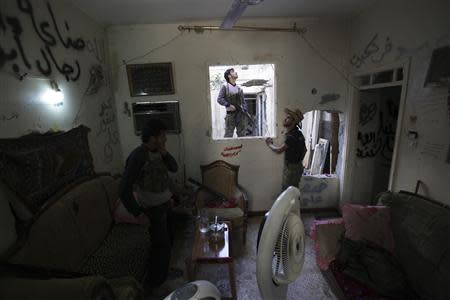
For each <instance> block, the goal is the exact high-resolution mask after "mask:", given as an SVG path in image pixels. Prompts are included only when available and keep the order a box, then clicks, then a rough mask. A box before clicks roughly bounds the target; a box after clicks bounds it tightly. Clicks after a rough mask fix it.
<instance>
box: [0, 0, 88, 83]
mask: <svg viewBox="0 0 450 300" xmlns="http://www.w3.org/2000/svg"><path fill="white" fill-rule="evenodd" d="M17 5H18V8H19V11H20V12H21V13H23V14H24V15H26V16H27V17H28V18H29V19H30V21H31V23H32V25H33V29H34V33H35V34H36V35H37V37H38V38H39V40H40V41H41V42H42V46H41V47H40V48H33V49H26V48H25V47H24V44H23V35H24V33H25V32H24V28H23V27H22V23H21V21H20V19H19V18H18V17H15V16H14V17H13V16H5V17H3V15H2V14H1V12H0V34H3V35H6V34H8V33H10V34H12V35H13V40H14V44H15V46H12V47H11V48H10V49H6V48H4V47H6V46H5V45H2V43H1V42H0V69H2V68H3V67H4V66H5V65H6V63H7V62H9V61H11V62H12V71H13V72H14V73H16V74H17V75H18V77H20V76H23V74H25V73H27V72H29V71H32V70H34V68H36V69H37V70H38V71H39V72H40V73H41V74H42V75H43V76H46V77H49V76H50V75H52V74H53V72H54V69H56V71H57V72H59V73H60V74H62V75H63V76H64V77H65V78H66V80H67V81H77V80H78V79H79V78H80V75H81V67H80V64H79V62H78V60H74V61H73V63H71V64H69V63H67V62H65V61H58V60H57V59H56V57H55V54H54V50H55V48H56V47H57V46H58V45H59V44H61V45H62V46H63V47H64V48H65V49H67V50H69V49H74V50H76V51H83V50H84V48H85V46H86V43H85V41H84V40H83V39H82V38H72V37H68V36H66V35H68V34H69V33H70V26H69V23H68V22H67V21H66V20H64V26H63V30H64V34H63V31H62V30H61V24H60V22H58V20H57V18H56V16H55V14H54V12H53V9H52V7H51V5H50V4H49V3H48V2H47V3H46V8H47V12H48V15H49V20H38V16H37V15H36V14H35V12H34V9H33V6H32V4H31V1H30V0H17ZM30 53H33V54H34V53H37V55H38V56H40V57H39V58H38V59H35V60H34V59H31V58H30V57H29V56H28V55H29V54H30ZM20 62H22V64H20ZM19 65H20V66H19ZM21 68H22V69H21Z"/></svg>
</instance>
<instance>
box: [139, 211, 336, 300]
mask: <svg viewBox="0 0 450 300" xmlns="http://www.w3.org/2000/svg"><path fill="white" fill-rule="evenodd" d="M302 219H303V222H304V225H305V231H306V233H307V234H308V233H309V228H310V225H311V223H312V220H313V219H314V217H313V216H310V215H303V216H302ZM260 221H261V218H260V217H252V218H250V219H249V227H248V232H247V244H246V246H245V248H244V249H243V251H242V254H241V255H240V256H239V257H236V258H235V270H236V285H237V295H238V299H261V297H260V295H259V291H258V285H257V282H256V239H257V234H258V228H259V224H260ZM193 237H194V232H193V221H192V220H189V219H188V220H184V221H181V220H180V221H179V222H177V229H176V241H175V246H174V248H173V252H172V266H174V267H177V268H180V269H183V270H185V259H186V258H188V257H190V255H191V249H192V248H191V247H192V243H193ZM196 279H205V280H209V281H211V282H212V283H214V284H215V285H216V286H217V287H218V288H219V290H220V291H221V293H222V295H224V296H228V295H230V288H229V281H228V269H227V268H226V267H225V266H217V265H202V266H201V267H200V268H199V271H198V272H197V277H196ZM187 282H188V281H187V279H186V276H183V277H181V278H178V279H175V280H168V281H166V282H165V283H164V284H163V286H162V287H161V289H162V290H165V291H167V292H170V291H173V290H175V289H176V288H178V287H180V286H182V285H183V284H185V283H187ZM159 298H162V297H159ZM154 299H158V297H153V296H151V297H149V298H147V300H154ZM287 299H308V300H314V299H317V300H318V299H336V297H335V295H334V294H333V292H332V291H331V289H330V288H329V286H328V284H327V282H326V281H325V280H324V278H323V276H322V273H321V272H320V270H319V269H318V268H317V265H316V263H315V259H314V251H313V243H312V240H311V239H310V238H309V237H308V236H307V238H306V253H305V263H304V265H303V269H302V273H301V275H300V277H299V278H298V279H297V280H296V281H295V282H294V283H292V284H290V285H289V290H288V296H287Z"/></svg>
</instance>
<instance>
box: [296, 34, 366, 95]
mask: <svg viewBox="0 0 450 300" xmlns="http://www.w3.org/2000/svg"><path fill="white" fill-rule="evenodd" d="M297 33H298V35H299V36H300V37H301V38H302V40H303V41H305V43H306V45H308V46H309V47H310V48H311V50H313V51H314V52H315V53H316V54H317V56H319V57H320V58H321V59H322V60H323V61H325V62H326V63H327V64H328V65H330V66H331V67H332V68H333V69H334V70H335V71H336V72H338V74H339V75H340V76H341V77H342V78H343V79H344V80H345V81H346V82H347V83H348V84H349V85H350V86H352V87H353V88H355V89H357V90H359V87H358V86H356V85H355V84H354V83H353V82H352V81H351V80H350V78H348V76H347V75H346V74H345V73H344V72H343V71H341V70H340V69H339V68H338V67H337V66H335V65H334V64H333V63H332V62H331V61H330V60H329V59H328V58H327V57H326V56H325V55H323V54H322V52H320V51H319V50H318V49H317V47H316V46H314V45H313V43H312V42H311V41H310V40H308V39H307V38H306V36H305V31H303V32H302V31H297Z"/></svg>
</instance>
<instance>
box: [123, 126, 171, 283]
mask: <svg viewBox="0 0 450 300" xmlns="http://www.w3.org/2000/svg"><path fill="white" fill-rule="evenodd" d="M141 138H142V144H141V145H140V146H138V147H137V148H136V149H134V150H133V151H132V152H131V154H130V155H129V156H128V158H127V161H126V166H125V172H124V174H123V178H122V181H121V184H120V191H119V195H120V199H121V200H122V202H123V204H124V206H125V207H126V208H127V210H128V211H129V212H130V213H132V214H133V215H134V216H139V215H140V214H141V213H145V214H146V215H147V217H148V218H149V220H150V228H149V232H150V239H151V253H150V262H149V275H148V276H147V279H146V281H147V282H148V284H149V287H150V288H152V287H156V286H158V285H161V284H162V283H163V282H164V281H165V280H166V278H167V275H168V270H169V262H170V252H171V234H172V233H171V230H170V229H169V228H170V226H171V224H170V215H171V205H172V204H171V197H172V194H171V192H170V190H169V174H168V172H169V171H170V172H176V171H177V169H178V165H177V162H176V161H175V159H174V158H173V156H172V155H170V153H169V152H167V150H166V145H165V144H166V127H165V125H164V123H163V122H162V121H161V120H159V119H152V120H150V121H149V122H148V123H147V124H146V125H145V127H144V128H143V129H142V136H141ZM134 195H135V196H136V198H135V196H134Z"/></svg>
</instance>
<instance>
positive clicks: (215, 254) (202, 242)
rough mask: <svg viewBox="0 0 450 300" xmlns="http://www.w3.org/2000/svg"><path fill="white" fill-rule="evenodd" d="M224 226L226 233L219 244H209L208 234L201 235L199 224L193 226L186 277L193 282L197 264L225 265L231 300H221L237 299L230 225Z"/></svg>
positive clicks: (227, 223)
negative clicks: (193, 233)
mask: <svg viewBox="0 0 450 300" xmlns="http://www.w3.org/2000/svg"><path fill="white" fill-rule="evenodd" d="M224 223H225V224H226V231H225V232H224V239H223V242H221V243H211V242H209V239H208V237H209V235H208V234H209V233H201V232H200V229H199V224H196V225H195V240H194V246H193V249H192V257H191V261H190V262H188V268H187V270H188V276H189V280H191V281H192V280H195V273H196V271H197V265H199V264H227V265H228V273H229V280H230V287H231V298H222V299H233V300H235V299H237V298H236V297H237V296H236V277H235V273H234V261H233V258H232V257H231V253H230V250H231V245H230V243H231V223H230V222H224Z"/></svg>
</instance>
